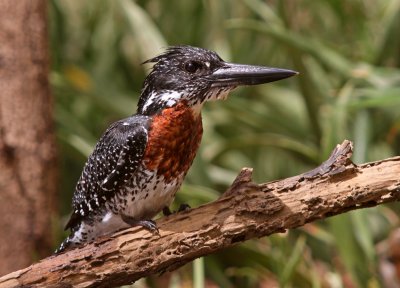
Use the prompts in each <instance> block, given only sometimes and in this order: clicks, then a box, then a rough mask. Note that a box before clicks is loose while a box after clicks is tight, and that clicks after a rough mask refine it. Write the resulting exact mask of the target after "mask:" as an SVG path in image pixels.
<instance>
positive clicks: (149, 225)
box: [121, 214, 160, 234]
mask: <svg viewBox="0 0 400 288" xmlns="http://www.w3.org/2000/svg"><path fill="white" fill-rule="evenodd" d="M121 218H122V220H123V221H124V222H125V223H127V224H129V225H131V226H132V227H134V226H141V227H143V228H144V229H146V230H148V231H150V232H151V233H155V234H160V232H159V231H158V227H157V224H156V222H154V221H153V220H135V219H133V218H131V217H129V216H127V215H123V214H122V215H121Z"/></svg>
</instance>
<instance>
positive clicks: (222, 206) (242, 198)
mask: <svg viewBox="0 0 400 288" xmlns="http://www.w3.org/2000/svg"><path fill="white" fill-rule="evenodd" d="M351 154H352V143H351V142H350V141H347V140H346V141H344V142H343V143H342V144H341V145H338V146H337V147H336V148H335V150H334V151H333V152H332V155H331V156H330V157H329V159H328V160H327V161H325V162H324V163H322V164H321V165H320V166H319V167H317V168H316V169H314V170H312V171H310V172H307V173H304V174H301V175H298V176H295V177H291V178H288V179H284V180H280V181H274V182H270V183H263V184H256V183H253V182H252V180H251V174H252V170H251V169H249V168H245V169H243V170H242V172H241V173H240V174H239V175H238V177H237V178H236V180H235V181H234V182H233V184H232V186H231V187H230V188H229V189H228V190H227V191H226V192H225V193H224V194H223V195H222V196H221V198H219V199H218V200H216V201H214V202H212V203H208V204H205V205H202V206H200V207H197V208H195V209H191V210H189V211H184V212H180V213H178V214H173V215H171V216H168V217H163V218H162V219H160V220H158V221H157V225H158V227H159V229H160V235H153V234H151V233H149V232H148V231H145V230H143V229H141V228H131V229H126V230H124V231H121V232H118V233H116V234H114V235H112V236H111V237H107V238H102V239H99V240H97V241H96V242H94V243H90V244H88V245H86V246H84V247H82V248H78V249H75V250H72V251H69V252H67V253H64V254H61V255H58V256H52V257H49V258H46V259H44V260H42V261H40V262H39V263H36V264H33V265H31V266H30V267H28V268H26V269H22V270H19V271H16V272H13V273H11V274H8V275H6V276H3V277H2V278H0V287H1V288H3V287H15V286H17V287H18V286H19V287H31V286H34V287H115V286H119V285H123V284H129V283H132V282H134V281H136V280H138V279H139V278H142V277H145V276H148V275H151V274H155V273H162V272H164V271H172V270H174V269H176V268H178V267H180V266H182V265H184V264H185V263H188V262H190V261H192V260H193V259H195V258H197V257H201V256H204V255H208V254H211V253H214V252H216V251H219V250H221V249H224V248H226V247H229V246H232V245H234V244H236V243H238V242H243V241H246V240H248V239H251V238H257V237H263V236H268V235H271V234H273V233H279V232H283V231H285V230H287V229H291V228H296V227H299V226H302V225H304V224H305V223H308V222H311V221H315V220H317V219H322V218H326V217H330V216H333V215H337V214H340V213H344V212H347V211H349V210H354V209H359V208H364V207H370V206H376V205H379V204H382V203H386V202H393V201H397V200H398V199H399V198H400V179H399V175H400V157H394V158H390V159H385V160H381V161H376V162H372V163H367V164H363V165H360V166H356V165H354V164H353V163H352V162H351V160H350V157H351Z"/></svg>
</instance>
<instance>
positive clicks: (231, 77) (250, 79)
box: [210, 63, 299, 86]
mask: <svg viewBox="0 0 400 288" xmlns="http://www.w3.org/2000/svg"><path fill="white" fill-rule="evenodd" d="M297 74H299V73H298V72H296V71H292V70H287V69H280V68H271V67H263V66H253V65H243V64H234V63H224V66H222V67H221V68H219V69H218V70H215V71H214V72H213V73H212V74H211V75H210V80H211V81H212V82H213V84H212V86H240V85H257V84H263V83H268V82H274V81H278V80H282V79H285V78H288V77H292V76H294V75H297Z"/></svg>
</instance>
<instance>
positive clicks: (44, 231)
mask: <svg viewBox="0 0 400 288" xmlns="http://www.w3.org/2000/svg"><path fill="white" fill-rule="evenodd" d="M46 13H47V11H46V1H45V0H31V1H9V0H0V43H1V45H0V211H1V217H0V235H1V236H0V259H1V260H0V275H3V274H5V273H8V272H10V271H13V270H15V269H20V268H22V267H26V266H27V265H29V264H31V263H32V262H33V261H34V257H36V258H37V257H39V259H40V258H43V257H45V256H46V255H49V254H50V248H51V244H52V237H51V225H50V224H51V222H50V221H51V219H52V215H53V214H54V207H55V204H54V203H55V202H54V199H55V197H54V196H55V191H56V186H55V185H56V179H55V139H54V133H53V126H52V103H51V95H50V89H49V83H48V79H47V76H48V70H49V59H48V44H47V29H46V25H47V24H46V22H47V21H46V20H47V17H46Z"/></svg>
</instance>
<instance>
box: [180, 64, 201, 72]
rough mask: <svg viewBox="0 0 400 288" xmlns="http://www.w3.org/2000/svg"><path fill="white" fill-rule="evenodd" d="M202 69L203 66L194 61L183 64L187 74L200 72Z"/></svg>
mask: <svg viewBox="0 0 400 288" xmlns="http://www.w3.org/2000/svg"><path fill="white" fill-rule="evenodd" d="M202 67H203V65H202V64H201V63H200V62H196V61H189V62H186V63H185V66H184V68H185V70H186V71H187V72H189V73H196V72H197V71H198V70H200V69H201V68H202Z"/></svg>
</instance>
